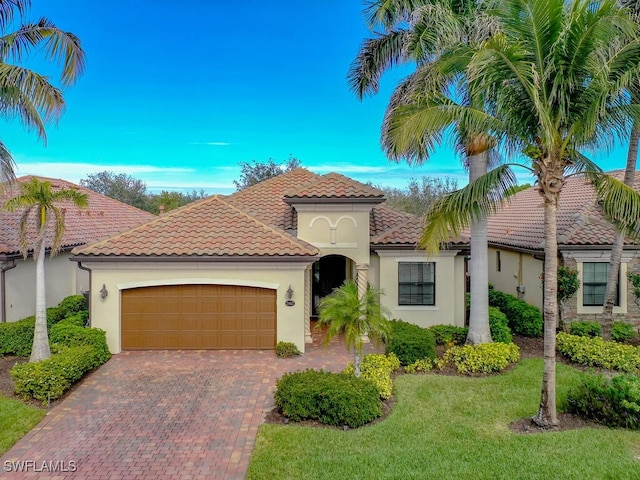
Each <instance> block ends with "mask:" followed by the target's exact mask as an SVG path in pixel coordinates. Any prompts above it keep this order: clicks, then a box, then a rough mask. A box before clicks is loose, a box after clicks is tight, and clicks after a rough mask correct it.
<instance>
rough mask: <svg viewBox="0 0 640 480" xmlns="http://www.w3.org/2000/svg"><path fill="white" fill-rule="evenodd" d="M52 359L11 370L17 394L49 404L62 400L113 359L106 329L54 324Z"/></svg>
mask: <svg viewBox="0 0 640 480" xmlns="http://www.w3.org/2000/svg"><path fill="white" fill-rule="evenodd" d="M50 340H51V343H52V350H53V351H54V352H55V353H54V354H53V355H51V358H48V359H47V360H42V361H40V362H34V363H24V364H18V365H16V366H15V367H13V369H11V377H12V378H13V381H14V385H15V389H16V393H18V394H20V395H23V396H24V397H33V398H35V399H37V400H42V401H43V402H46V401H47V400H48V399H51V400H53V399H56V398H59V397H60V396H61V395H62V394H63V393H64V392H65V391H67V390H68V389H69V387H71V385H73V384H74V383H75V382H77V381H78V380H80V379H81V378H82V376H83V375H84V374H85V373H87V372H88V371H90V370H93V369H94V368H96V367H99V366H100V365H102V364H103V363H105V362H106V361H107V360H109V358H110V357H111V353H109V348H108V346H107V338H106V333H105V332H104V330H100V329H97V328H84V327H78V326H75V325H64V324H58V325H54V326H53V327H52V328H51V331H50Z"/></svg>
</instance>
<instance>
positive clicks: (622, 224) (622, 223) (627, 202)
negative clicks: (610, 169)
mask: <svg viewBox="0 0 640 480" xmlns="http://www.w3.org/2000/svg"><path fill="white" fill-rule="evenodd" d="M586 175H587V177H588V178H589V180H590V181H591V183H592V184H593V186H594V187H595V189H596V194H597V196H598V200H599V203H600V205H601V206H602V212H603V213H604V215H605V217H606V218H607V219H608V220H609V221H610V222H611V223H613V224H614V225H615V226H616V228H617V229H618V230H619V231H623V232H625V233H627V234H628V235H630V236H633V237H635V238H639V237H640V228H639V227H638V219H639V218H640V193H639V192H637V191H636V190H634V189H633V188H632V187H630V186H628V185H625V183H624V182H623V181H621V180H618V179H617V178H615V177H612V176H611V175H607V174H606V173H602V172H587V173H586Z"/></svg>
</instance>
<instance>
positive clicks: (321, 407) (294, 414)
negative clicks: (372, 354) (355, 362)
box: [274, 370, 382, 427]
mask: <svg viewBox="0 0 640 480" xmlns="http://www.w3.org/2000/svg"><path fill="white" fill-rule="evenodd" d="M274 396H275V401H276V406H277V407H278V409H279V410H280V411H281V412H282V414H283V415H284V416H285V417H287V418H290V419H291V420H294V421H301V420H317V421H319V422H321V423H324V424H325V425H335V426H344V425H348V426H349V427H359V426H361V425H364V424H366V423H369V422H371V421H372V420H374V419H376V418H378V417H379V416H380V415H382V407H381V405H380V396H379V394H378V390H377V389H376V387H375V386H374V385H373V383H372V382H370V381H369V380H365V379H363V378H356V377H355V376H353V375H348V374H345V373H331V372H325V371H324V370H305V371H304V372H292V373H287V374H285V375H283V376H282V377H281V378H280V379H279V380H278V381H277V382H276V392H275V395H274Z"/></svg>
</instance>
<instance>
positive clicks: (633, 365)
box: [556, 332, 640, 373]
mask: <svg viewBox="0 0 640 480" xmlns="http://www.w3.org/2000/svg"><path fill="white" fill-rule="evenodd" d="M556 340H557V341H556V349H557V350H558V351H559V352H560V353H562V354H563V355H564V356H565V357H567V358H569V359H571V360H572V361H574V362H576V363H579V364H580V365H586V366H588V367H603V368H611V369H615V370H620V371H623V372H629V373H633V372H637V371H638V370H640V348H638V347H634V346H632V345H625V344H623V343H618V342H605V341H604V340H603V339H602V338H601V337H594V338H590V337H579V336H577V335H570V334H568V333H563V332H561V333H559V334H558V335H557V336H556Z"/></svg>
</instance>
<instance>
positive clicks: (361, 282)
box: [356, 263, 369, 343]
mask: <svg viewBox="0 0 640 480" xmlns="http://www.w3.org/2000/svg"><path fill="white" fill-rule="evenodd" d="M356 271H357V272H358V296H359V297H360V298H363V297H364V295H365V293H366V292H367V285H368V274H369V264H368V263H356ZM362 341H363V342H364V343H369V336H368V335H362Z"/></svg>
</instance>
